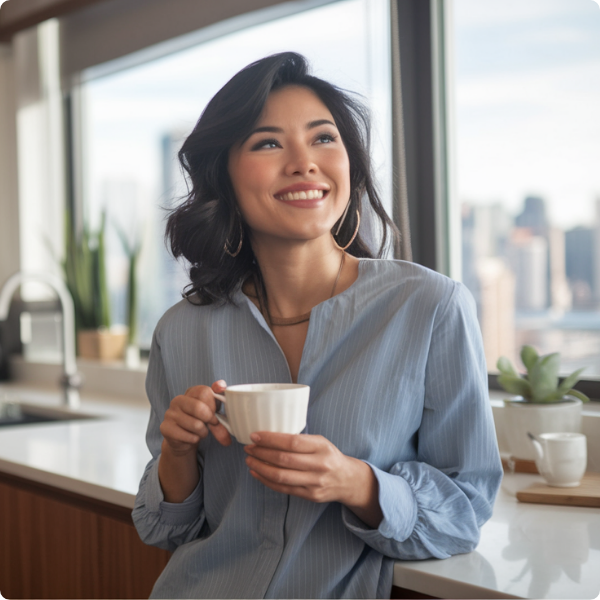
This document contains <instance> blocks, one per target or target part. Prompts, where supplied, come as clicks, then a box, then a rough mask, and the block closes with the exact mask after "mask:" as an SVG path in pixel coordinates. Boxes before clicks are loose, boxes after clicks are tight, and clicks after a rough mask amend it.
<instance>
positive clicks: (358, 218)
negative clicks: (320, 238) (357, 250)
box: [331, 209, 360, 251]
mask: <svg viewBox="0 0 600 600" xmlns="http://www.w3.org/2000/svg"><path fill="white" fill-rule="evenodd" d="M342 222H343V221H342ZM341 227H342V224H341V223H340V226H339V227H338V230H337V231H336V234H337V233H339V232H340V229H341ZM359 227H360V213H359V212H358V209H357V211H356V228H355V229H354V233H353V234H352V237H351V238H350V241H349V242H348V243H347V244H346V245H345V246H344V247H343V248H342V247H341V246H340V245H339V244H338V243H337V241H336V239H335V237H334V235H333V233H332V234H331V239H332V240H333V243H334V244H335V247H336V248H337V249H338V250H342V251H344V250H347V249H348V248H349V247H350V246H351V245H352V242H353V241H354V240H355V239H356V236H357V235H358V228H359Z"/></svg>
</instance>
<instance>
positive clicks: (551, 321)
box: [450, 0, 600, 378]
mask: <svg viewBox="0 0 600 600" xmlns="http://www.w3.org/2000/svg"><path fill="white" fill-rule="evenodd" d="M451 19H452V21H451V23H452V30H453V31H452V37H453V47H452V48H451V49H450V50H451V52H453V59H454V82H453V85H454V91H455V104H456V113H455V118H456V121H455V135H456V139H455V149H456V164H457V171H456V176H457V188H458V189H457V192H458V199H459V201H460V202H461V204H462V278H463V281H464V283H465V284H466V285H467V286H468V287H469V288H470V289H471V291H472V292H473V294H474V295H475V298H476V301H477V307H478V313H479V318H480V323H481V327H482V332H483V337H484V344H485V350H486V358H487V362H488V369H489V370H490V371H495V370H496V368H495V363H496V360H497V358H498V357H499V356H500V355H506V356H508V357H510V358H511V359H513V360H514V359H516V358H517V357H518V350H519V348H520V347H521V345H523V344H531V345H533V346H535V347H536V348H537V349H538V350H539V351H540V352H542V353H548V352H555V351H560V352H561V355H562V367H563V368H564V370H565V372H571V371H573V370H575V369H576V368H579V367H586V370H585V372H584V376H585V377H587V378H597V377H599V376H600V169H599V168H598V157H600V119H599V118H598V107H599V106H600V77H599V76H598V74H599V73H600V44H599V43H598V40H599V39H600V9H599V7H598V5H597V4H596V3H594V2H592V1H591V0H525V1H524V0H505V1H504V2H496V1H494V0H454V2H453V14H452V15H451Z"/></svg>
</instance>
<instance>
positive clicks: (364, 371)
mask: <svg viewBox="0 0 600 600" xmlns="http://www.w3.org/2000/svg"><path fill="white" fill-rule="evenodd" d="M218 379H225V380H226V381H227V383H228V384H229V385H233V384H238V383H269V382H290V381H291V377H290V371H289V368H288V365H287V362H286V359H285V356H284V354H283V352H282V350H281V348H280V347H279V345H278V343H277V341H276V339H275V338H274V336H273V334H272V332H271V331H270V329H269V327H268V325H267V323H266V322H265V320H264V319H263V317H262V315H261V314H260V312H259V311H258V310H257V309H256V307H255V306H254V304H253V303H252V302H251V301H250V300H249V299H248V298H247V297H246V296H245V295H244V294H243V293H242V291H241V290H238V291H237V292H236V295H235V304H234V305H231V304H228V305H225V306H213V305H210V306H195V305H192V304H191V303H189V302H187V301H182V302H180V303H179V304H177V305H175V306H174V307H172V308H171V309H170V310H169V311H167V313H165V315H164V316H163V318H162V319H161V321H160V322H159V324H158V326H157V328H156V331H155V333H154V338H153V343H152V349H151V354H150V364H149V368H148V376H147V381H146V389H147V393H148V398H149V400H150V404H151V409H152V410H151V416H150V421H149V425H148V432H147V443H148V447H149V449H150V451H151V453H152V456H153V458H152V460H151V461H150V463H149V464H148V466H147V468H146V470H145V472H144V474H143V477H142V481H141V483H140V489H139V492H138V495H137V498H136V504H135V508H134V511H133V518H134V522H135V525H136V527H137V529H138V532H139V534H140V537H141V538H142V539H143V540H144V541H145V542H146V543H148V544H153V545H156V546H159V547H161V548H167V549H169V550H172V551H174V554H173V556H172V557H171V559H170V561H169V564H168V565H167V567H166V568H165V570H164V571H163V573H162V575H161V576H160V577H159V579H158V581H157V582H156V584H155V587H154V590H153V593H152V597H155V598H376V597H377V598H380V597H386V596H387V597H389V593H390V590H391V585H392V569H393V562H394V560H415V559H423V558H431V557H437V558H445V557H448V556H451V555H453V554H458V553H464V552H470V551H471V550H473V549H474V548H475V547H476V545H477V542H478V539H479V529H480V527H481V525H482V524H483V523H484V522H485V521H486V520H487V519H488V518H489V517H490V516H491V513H492V507H493V502H494V498H495V495H496V493H497V490H498V487H499V484H500V480H501V477H502V470H501V466H500V459H499V454H498V448H497V444H496V438H495V434H494V427H493V421H492V414H491V407H490V404H489V400H488V392H487V374H486V366H485V361H484V356H483V349H482V343H481V335H480V331H479V326H478V323H477V319H476V315H475V310H474V302H473V299H472V297H471V296H470V294H469V292H468V291H467V290H466V288H465V287H464V286H463V285H462V284H460V283H457V282H455V281H452V280H451V279H448V278H447V277H444V276H442V275H440V274H438V273H435V272H433V271H430V270H428V269H425V268H423V267H421V266H418V265H415V264H412V263H407V262H403V261H392V260H370V259H363V260H361V262H360V265H359V275H358V278H357V280H356V281H355V282H354V284H353V285H352V286H350V287H349V288H348V289H346V290H345V291H344V292H342V293H340V294H338V295H337V296H334V297H333V298H331V299H329V300H327V301H325V302H323V303H321V304H319V305H317V306H316V307H315V308H314V309H313V310H312V313H311V318H310V323H309V327H308V333H307V336H306V342H305V346H304V351H303V354H302V360H301V363H300V369H299V373H298V383H304V384H307V385H309V386H310V388H311V391H310V402H309V410H308V419H307V428H306V431H305V432H306V433H309V434H319V435H323V436H325V437H326V438H327V439H328V440H330V441H331V442H332V443H333V444H335V445H336V446H337V447H338V448H339V449H340V450H341V451H342V452H343V453H345V454H347V455H350V456H353V457H356V458H359V459H361V460H364V461H365V462H367V463H368V464H369V465H370V467H371V468H372V470H373V472H374V474H375V476H376V478H377V481H378V486H379V491H378V493H379V502H380V505H381V508H382V511H383V515H384V518H383V520H382V522H381V524H380V525H379V527H378V528H377V529H372V528H370V527H368V526H367V525H366V524H365V523H363V522H362V521H361V520H360V519H359V518H358V517H357V516H356V515H354V513H352V512H351V511H350V510H349V509H347V508H346V507H345V506H343V505H341V504H339V503H337V502H331V503H323V504H318V503H313V502H310V501H308V500H303V499H299V498H297V497H294V496H288V495H285V494H281V493H278V492H275V491H273V490H270V489H268V488H266V487H265V486H263V485H262V484H261V483H260V482H258V481H257V480H255V479H254V478H253V477H252V476H251V475H250V474H249V472H248V468H247V466H246V464H245V453H244V451H243V446H242V444H239V443H238V442H236V441H235V440H234V442H233V443H232V445H231V446H229V447H223V446H221V445H220V444H219V443H218V442H217V441H216V440H215V439H214V438H213V437H212V436H210V435H209V436H208V437H207V438H205V439H204V440H202V441H201V442H200V444H199V447H198V465H199V470H200V473H201V477H200V482H199V484H198V486H197V488H196V489H195V490H194V491H193V492H192V494H191V495H190V496H189V498H187V499H186V500H185V501H184V502H182V503H180V504H173V503H168V502H165V501H164V498H163V494H162V491H161V487H160V483H159V479H158V470H157V465H158V459H159V456H160V448H161V442H162V438H161V434H160V431H159V425H160V423H161V421H162V419H163V417H164V413H165V411H166V410H167V408H168V406H169V403H170V401H171V399H172V398H173V397H175V396H176V395H178V394H182V393H184V392H185V390H186V389H187V388H189V387H191V386H193V385H199V384H204V385H211V384H212V383H213V382H214V381H216V380H218Z"/></svg>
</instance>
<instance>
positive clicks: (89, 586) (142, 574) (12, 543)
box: [0, 473, 170, 599]
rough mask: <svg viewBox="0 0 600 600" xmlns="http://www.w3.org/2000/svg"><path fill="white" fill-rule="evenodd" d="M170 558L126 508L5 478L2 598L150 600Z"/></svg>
mask: <svg viewBox="0 0 600 600" xmlns="http://www.w3.org/2000/svg"><path fill="white" fill-rule="evenodd" d="M169 557H170V553H169V552H167V551H165V550H160V549H158V548H153V547H151V546H147V545H146V544H144V543H143V542H142V541H141V540H140V539H139V537H138V535H137V532H136V531H135V528H134V527H133V523H132V520H131V511H130V510H129V509H127V508H124V507H121V506H115V505H112V504H108V503H106V502H102V501H99V500H94V499H92V498H88V497H86V496H81V495H79V494H74V493H71V492H67V491H64V490H60V489H57V488H53V487H50V486H47V485H43V484H38V483H35V482H31V481H29V480H26V479H22V478H20V477H15V476H12V475H7V474H3V473H0V592H1V594H2V596H4V597H5V598H11V599H14V598H147V597H148V595H149V594H150V591H151V589H152V586H153V584H154V582H155V581H156V578H157V577H158V576H159V575H160V573H161V572H162V570H163V568H164V567H165V565H166V564H167V561H168V560H169Z"/></svg>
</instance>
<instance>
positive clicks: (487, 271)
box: [477, 258, 517, 372]
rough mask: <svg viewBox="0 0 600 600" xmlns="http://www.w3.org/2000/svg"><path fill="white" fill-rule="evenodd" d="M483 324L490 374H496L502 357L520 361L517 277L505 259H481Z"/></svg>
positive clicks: (480, 320) (480, 284)
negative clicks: (516, 329) (516, 340)
mask: <svg viewBox="0 0 600 600" xmlns="http://www.w3.org/2000/svg"><path fill="white" fill-rule="evenodd" d="M477 273H478V276H479V289H480V307H479V323H480V325H481V334H482V337H483V347H484V352H485V360H486V363H487V368H488V371H492V372H493V371H496V362H497V360H498V358H499V357H500V356H506V357H508V358H509V359H510V360H511V361H513V362H515V359H516V354H517V350H516V343H515V276H514V273H513V272H512V271H511V269H509V268H508V267H507V265H506V263H505V261H504V260H503V259H501V258H481V259H479V260H477Z"/></svg>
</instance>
